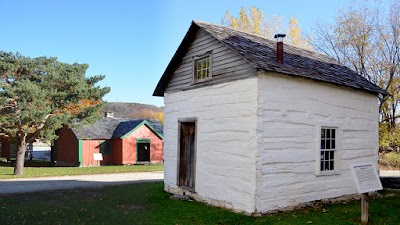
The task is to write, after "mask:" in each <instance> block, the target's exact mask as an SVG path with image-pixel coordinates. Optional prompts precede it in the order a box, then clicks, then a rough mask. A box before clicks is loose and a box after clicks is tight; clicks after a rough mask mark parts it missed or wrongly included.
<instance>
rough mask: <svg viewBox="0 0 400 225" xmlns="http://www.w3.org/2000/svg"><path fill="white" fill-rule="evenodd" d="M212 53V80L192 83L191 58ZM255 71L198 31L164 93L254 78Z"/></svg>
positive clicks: (220, 44)
mask: <svg viewBox="0 0 400 225" xmlns="http://www.w3.org/2000/svg"><path fill="white" fill-rule="evenodd" d="M208 51H212V52H213V53H212V76H213V79H212V81H210V82H207V83H206V84H204V83H203V84H201V85H200V84H198V85H194V84H192V83H193V57H195V56H198V55H202V54H204V53H206V52H208ZM255 73H256V70H255V69H254V68H253V67H252V66H251V65H250V64H249V63H247V62H246V61H245V60H243V59H242V58H241V57H240V56H239V55H238V54H237V53H236V52H234V51H232V50H230V49H229V48H227V47H226V46H225V45H224V44H222V43H221V42H219V41H218V40H217V39H215V38H214V37H213V36H211V35H210V34H208V33H207V32H205V31H203V30H199V31H198V33H197V34H196V38H195V39H194V41H193V43H192V44H191V46H190V47H189V50H188V52H187V54H186V55H185V56H184V57H183V59H182V62H181V64H180V66H179V67H178V68H177V70H176V71H175V73H174V74H173V75H172V77H171V79H170V81H169V83H168V86H167V88H166V91H165V92H167V93H168V92H176V91H181V90H186V89H188V88H189V89H190V88H197V87H201V86H204V85H209V84H215V83H220V82H226V81H230V80H234V79H241V78H247V77H250V76H254V75H255Z"/></svg>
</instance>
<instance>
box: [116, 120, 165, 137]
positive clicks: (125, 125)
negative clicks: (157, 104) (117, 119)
mask: <svg viewBox="0 0 400 225" xmlns="http://www.w3.org/2000/svg"><path fill="white" fill-rule="evenodd" d="M142 125H146V126H148V127H149V128H150V129H151V130H153V131H154V133H156V134H157V135H158V136H159V137H160V138H162V135H163V128H162V124H161V123H160V122H158V121H157V120H143V119H135V120H127V121H123V122H121V123H119V125H118V127H117V128H116V129H115V131H114V133H113V135H112V137H113V138H123V137H125V136H127V135H129V134H130V133H132V132H133V131H134V130H135V129H137V128H139V127H140V126H142Z"/></svg>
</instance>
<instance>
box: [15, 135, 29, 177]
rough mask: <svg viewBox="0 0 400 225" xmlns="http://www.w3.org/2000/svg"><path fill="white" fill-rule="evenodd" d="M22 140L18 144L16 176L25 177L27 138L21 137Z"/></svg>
mask: <svg viewBox="0 0 400 225" xmlns="http://www.w3.org/2000/svg"><path fill="white" fill-rule="evenodd" d="M20 138H21V140H20V141H19V144H18V151H17V161H16V162H15V167H14V175H16V176H21V175H24V164H25V151H26V137H20Z"/></svg>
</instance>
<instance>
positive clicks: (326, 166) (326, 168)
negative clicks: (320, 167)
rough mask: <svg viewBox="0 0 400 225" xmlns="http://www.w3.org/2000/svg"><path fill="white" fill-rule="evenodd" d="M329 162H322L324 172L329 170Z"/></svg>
mask: <svg viewBox="0 0 400 225" xmlns="http://www.w3.org/2000/svg"><path fill="white" fill-rule="evenodd" d="M329 162H330V161H324V170H329Z"/></svg>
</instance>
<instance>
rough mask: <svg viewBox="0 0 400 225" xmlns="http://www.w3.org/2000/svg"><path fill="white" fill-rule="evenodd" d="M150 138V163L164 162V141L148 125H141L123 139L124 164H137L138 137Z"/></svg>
mask: <svg viewBox="0 0 400 225" xmlns="http://www.w3.org/2000/svg"><path fill="white" fill-rule="evenodd" d="M144 138H146V139H150V163H162V162H163V159H164V156H163V155H164V154H163V141H162V139H160V138H159V137H158V136H157V135H156V134H155V133H154V132H153V131H152V130H151V129H149V128H148V127H147V126H146V125H142V126H140V127H139V128H138V129H137V130H135V131H134V132H132V133H131V134H130V135H129V136H128V137H126V138H123V139H122V164H135V163H137V160H136V156H137V153H136V139H144Z"/></svg>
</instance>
